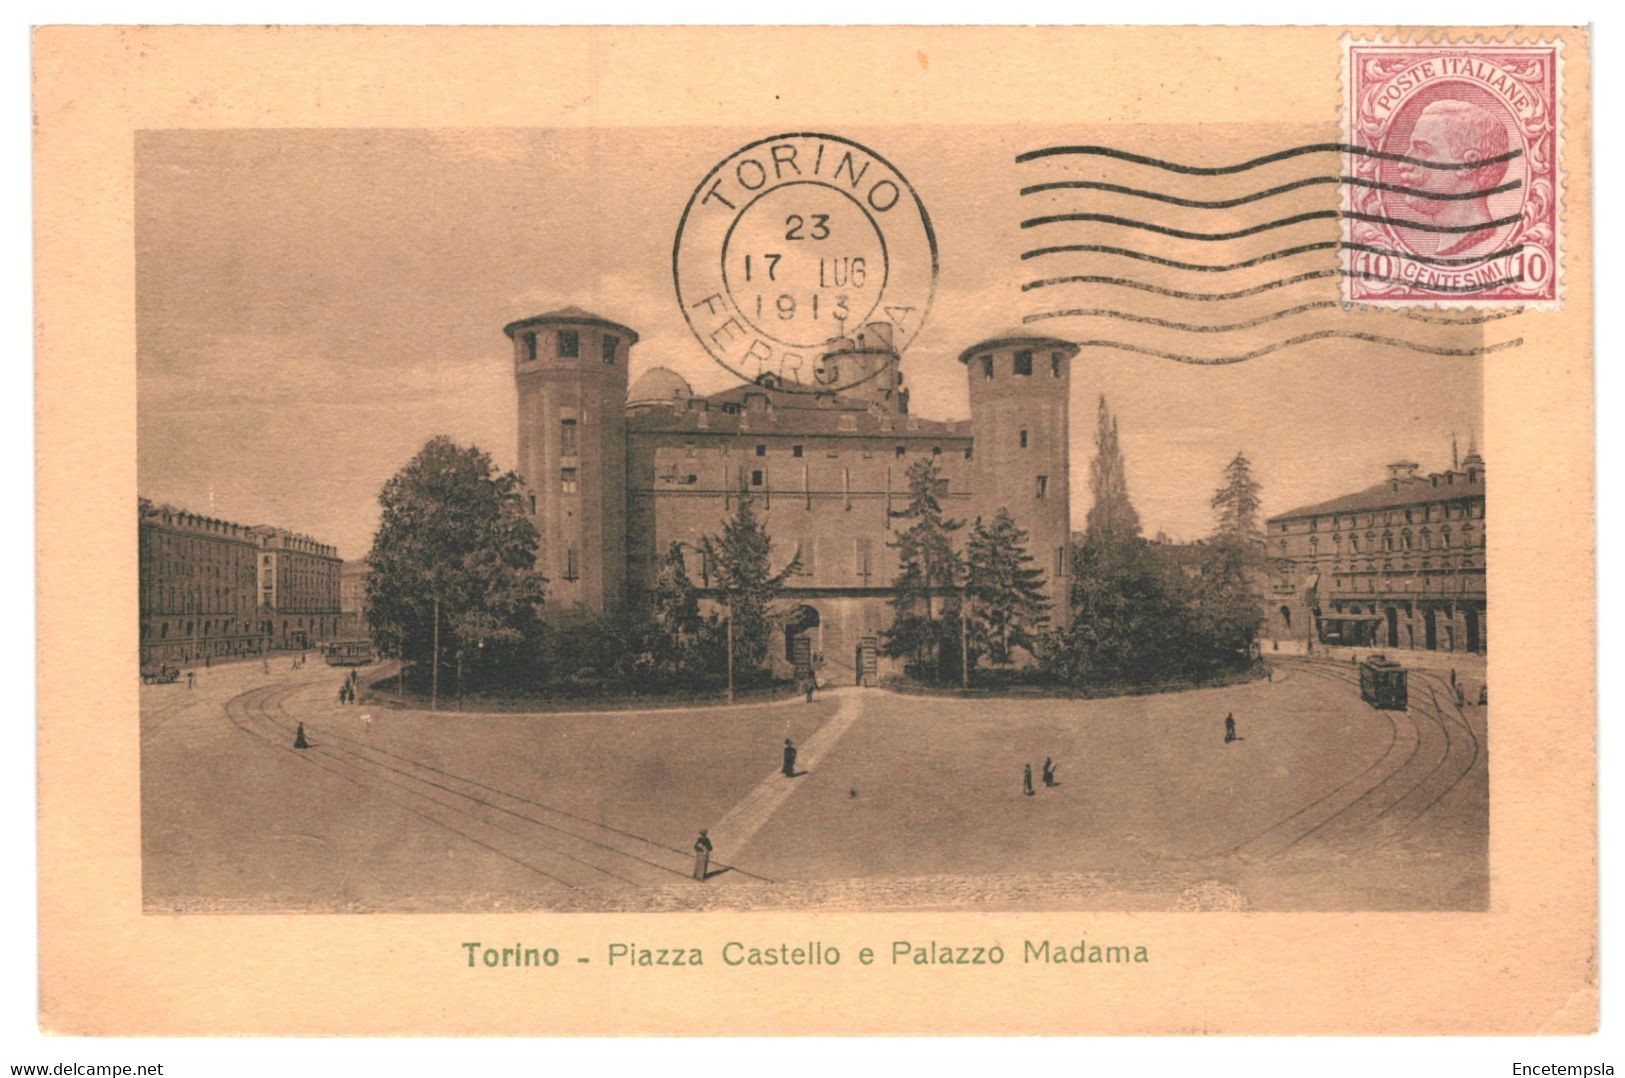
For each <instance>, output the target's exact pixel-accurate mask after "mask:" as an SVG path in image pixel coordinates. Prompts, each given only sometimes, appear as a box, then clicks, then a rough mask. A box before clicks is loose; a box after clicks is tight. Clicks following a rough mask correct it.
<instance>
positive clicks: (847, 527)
mask: <svg viewBox="0 0 1625 1078" xmlns="http://www.w3.org/2000/svg"><path fill="white" fill-rule="evenodd" d="M505 331H506V333H507V335H508V337H509V338H510V339H511V340H512V342H513V348H514V379H515V384H516V389H517V392H518V398H519V401H518V403H519V409H518V411H519V432H518V433H519V469H518V470H519V472H520V474H521V475H522V476H523V477H524V479H525V481H526V484H527V487H528V490H527V496H528V507H529V511H530V513H531V515H532V519H533V520H534V522H535V524H536V528H537V532H538V535H539V539H540V545H539V551H538V568H539V569H541V571H542V572H543V573H544V574H545V575H546V576H547V578H548V598H549V602H550V603H554V604H558V605H561V606H571V605H580V606H583V607H586V608H588V609H591V610H594V611H599V612H603V611H610V610H615V609H619V608H621V607H622V606H623V604H626V603H628V602H635V601H637V599H638V597H639V596H640V594H641V593H643V592H645V591H647V589H649V588H650V587H652V586H653V584H654V581H655V578H656V575H657V573H658V568H659V564H660V562H661V560H662V559H663V558H664V557H665V555H666V553H667V551H668V550H670V549H671V547H672V545H673V544H676V545H677V546H678V548H679V549H680V550H682V551H683V552H684V556H685V557H686V558H687V559H688V572H689V575H690V578H691V579H692V580H693V581H694V582H695V584H696V585H697V586H698V587H699V588H700V589H701V594H702V597H703V598H704V599H705V600H707V601H708V602H709V603H710V604H713V605H720V604H722V603H724V602H725V599H726V597H725V596H723V595H720V594H719V593H718V592H717V591H716V590H714V589H713V588H712V586H711V584H712V576H711V571H710V566H708V565H707V564H705V561H704V558H703V557H702V555H701V553H700V544H701V540H702V539H703V537H704V536H706V535H714V534H717V533H719V532H720V531H721V529H722V526H723V522H724V521H725V520H726V519H727V518H728V517H729V516H730V515H731V514H732V513H733V512H734V511H735V509H736V507H737V501H738V499H739V498H741V497H749V498H751V499H752V500H753V506H754V508H755V509H756V511H757V513H758V516H759V517H760V519H761V520H762V521H763V523H764V526H765V527H766V528H767V530H768V532H769V534H770V535H771V537H772V543H773V559H774V563H775V564H776V565H780V566H782V565H784V564H787V563H788V562H789V561H790V559H791V558H792V557H795V556H797V555H799V557H800V562H801V564H800V572H799V575H798V576H796V577H795V578H794V579H793V582H792V586H791V587H790V588H789V589H788V592H787V595H786V598H785V601H784V603H783V604H782V605H783V606H784V608H785V618H784V620H783V623H782V625H781V626H780V628H779V630H777V631H778V632H779V633H781V635H782V640H781V641H778V642H776V643H775V646H774V648H773V649H772V650H773V655H774V661H775V663H778V662H779V661H781V660H782V661H784V662H788V661H789V660H790V658H791V657H792V656H793V655H794V654H795V650H796V647H797V640H798V638H801V637H805V638H806V639H807V641H808V650H809V651H810V652H811V654H812V655H813V656H814V657H815V659H818V660H821V661H822V671H823V673H822V675H821V676H823V677H825V678H826V679H828V680H832V681H836V682H839V681H849V680H851V679H852V677H853V673H854V664H855V662H856V649H857V647H858V645H859V643H860V642H861V641H863V640H865V638H870V639H873V638H877V637H878V635H879V633H880V632H881V630H882V629H884V628H885V627H886V626H887V625H889V624H890V620H891V611H890V608H889V606H888V605H887V600H888V598H889V597H890V595H891V589H892V585H893V583H894V582H895V579H896V575H897V567H898V566H897V552H896V551H895V550H894V549H893V548H892V546H891V544H892V542H893V541H894V539H895V537H896V533H897V532H896V529H897V527H898V525H899V523H902V526H904V527H906V526H907V523H906V522H899V521H897V520H896V519H895V518H894V517H893V515H892V514H893V513H894V512H896V511H899V510H901V509H903V508H904V507H905V506H906V505H907V504H908V480H907V472H908V468H909V466H910V465H911V464H913V463H914V462H915V461H919V460H932V461H935V462H936V464H937V467H938V472H939V475H940V476H941V477H942V479H943V480H944V481H945V484H946V491H945V497H944V502H943V504H944V509H945V512H946V514H947V515H948V516H950V517H955V518H962V519H964V520H965V521H966V522H967V524H968V523H969V522H971V521H973V520H974V519H975V518H976V517H978V516H991V515H992V514H993V513H994V512H996V511H997V510H998V509H999V508H1001V507H1004V508H1008V509H1009V510H1010V512H1011V514H1012V515H1013V516H1014V518H1015V520H1016V523H1017V524H1018V526H1020V527H1021V528H1023V529H1025V530H1026V531H1027V532H1028V551H1029V553H1031V554H1032V555H1033V557H1034V558H1035V561H1036V565H1037V567H1039V568H1042V569H1044V570H1045V573H1046V586H1047V588H1048V589H1049V594H1050V597H1051V600H1052V613H1051V616H1052V618H1064V617H1065V616H1066V612H1067V604H1066V602H1065V596H1066V580H1065V577H1066V574H1067V572H1068V558H1067V544H1068V537H1069V534H1070V523H1071V500H1070V486H1071V479H1070V474H1069V463H1068V456H1069V454H1068V447H1069V444H1070V432H1069V428H1068V422H1069V420H1068V401H1069V399H1070V396H1071V376H1072V370H1071V363H1072V358H1073V356H1074V355H1075V354H1076V352H1077V347H1076V346H1075V345H1073V344H1071V343H1070V342H1067V341H1063V340H1058V339H1055V338H1051V337H1042V336H1032V335H1025V334H1011V335H1008V336H1002V337H998V338H994V339H990V340H986V341H983V342H981V343H979V344H976V345H973V346H972V347H970V348H967V349H965V350H964V351H963V352H962V353H961V354H960V355H959V356H958V360H959V362H960V363H961V365H962V366H963V368H964V370H965V374H966V377H967V378H968V380H969V386H970V411H971V417H970V419H969V420H957V421H956V420H935V419H926V418H923V417H920V416H917V415H913V414H911V413H910V411H909V407H908V397H909V393H908V390H907V389H906V388H905V387H904V372H903V370H902V367H901V362H900V356H899V355H898V353H897V351H896V349H895V348H894V347H893V341H892V327H891V325H890V324H889V323H872V324H869V325H865V326H863V327H861V329H857V330H856V331H855V332H851V333H850V334H845V335H841V336H837V337H835V338H832V339H831V340H830V341H828V343H827V344H826V346H825V349H824V351H823V353H822V355H821V356H820V357H819V359H818V362H817V368H818V371H819V372H820V374H821V376H822V377H823V378H824V379H825V380H827V381H829V382H830V383H832V384H836V385H839V386H841V387H843V388H839V389H837V390H826V389H821V388H818V387H817V386H816V385H815V386H810V387H809V386H803V385H799V384H792V383H780V382H778V381H777V380H775V379H774V378H773V377H772V376H771V375H764V376H763V377H761V378H759V379H758V380H756V381H754V382H741V384H739V385H736V386H732V387H730V388H728V389H726V390H723V391H722V392H719V393H714V394H711V395H709V396H698V395H696V394H695V393H694V392H693V390H692V389H691V387H690V386H689V384H688V383H687V382H686V381H685V380H684V379H683V378H682V377H680V376H679V375H677V374H676V373H675V372H673V371H671V370H668V369H666V368H663V367H655V368H652V369H650V370H648V371H646V372H645V373H644V374H643V375H642V376H641V377H639V378H638V380H637V382H636V383H635V384H633V385H631V387H630V389H629V388H628V374H627V367H628V364H629V361H630V353H631V349H632V347H633V345H635V344H636V342H637V340H638V334H637V333H636V331H634V330H633V329H631V328H630V327H627V326H625V325H622V324H620V323H617V322H614V321H611V320H609V319H606V318H603V317H600V316H598V315H595V314H591V313H589V312H586V311H583V310H580V309H577V308H566V309H564V310H559V311H553V312H551V313H548V314H544V315H539V316H537V317H534V318H527V319H524V320H522V321H519V322H515V323H513V324H511V325H509V326H507V327H506V330H505ZM960 534H961V535H964V534H965V533H964V532H961V533H960ZM1057 598H1058V599H1059V600H1060V601H1058V602H1056V601H1054V600H1056V599H1057ZM780 644H782V646H779V645H780Z"/></svg>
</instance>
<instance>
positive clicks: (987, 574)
mask: <svg viewBox="0 0 1625 1078" xmlns="http://www.w3.org/2000/svg"><path fill="white" fill-rule="evenodd" d="M965 561H966V568H967V584H966V591H967V593H968V595H969V597H970V600H971V607H970V610H969V611H967V612H966V614H965V616H966V617H967V619H968V621H969V628H968V631H969V635H970V637H971V639H972V640H974V641H975V643H976V645H977V651H978V652H979V653H982V654H985V655H987V657H988V658H989V659H990V660H992V661H993V662H994V663H996V664H998V665H1000V666H1005V665H1008V664H1009V663H1010V662H1011V661H1012V659H1013V649H1015V648H1022V649H1023V650H1025V651H1027V652H1029V653H1031V652H1033V650H1034V649H1035V647H1036V643H1037V640H1038V637H1039V634H1040V633H1042V632H1043V629H1044V625H1045V623H1046V622H1047V621H1048V620H1049V600H1048V599H1046V598H1045V597H1044V571H1043V570H1042V569H1035V568H1033V556H1032V555H1031V554H1029V553H1028V552H1027V533H1026V532H1025V531H1023V530H1022V529H1020V528H1018V527H1016V522H1015V519H1014V518H1013V517H1011V516H1010V510H1008V509H1005V508H1001V509H1000V510H999V511H998V512H997V513H995V514H994V515H993V520H992V522H991V523H984V522H983V520H982V518H981V517H977V518H976V525H975V527H973V528H972V529H971V534H970V540H969V541H968V542H967V543H966V551H965Z"/></svg>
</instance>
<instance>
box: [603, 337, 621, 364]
mask: <svg viewBox="0 0 1625 1078" xmlns="http://www.w3.org/2000/svg"><path fill="white" fill-rule="evenodd" d="M620 344H621V339H620V338H619V337H616V336H614V335H612V334H609V333H606V334H604V362H605V363H614V362H615V350H616V349H617V348H619V347H620Z"/></svg>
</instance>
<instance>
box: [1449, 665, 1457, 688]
mask: <svg viewBox="0 0 1625 1078" xmlns="http://www.w3.org/2000/svg"><path fill="white" fill-rule="evenodd" d="M1450 687H1451V688H1452V689H1454V688H1455V687H1456V668H1455V667H1453V666H1452V667H1451V668H1450Z"/></svg>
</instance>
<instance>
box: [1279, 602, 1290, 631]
mask: <svg viewBox="0 0 1625 1078" xmlns="http://www.w3.org/2000/svg"><path fill="white" fill-rule="evenodd" d="M1281 628H1282V630H1284V631H1285V632H1288V633H1290V632H1291V631H1292V608H1291V607H1290V606H1286V605H1285V604H1283V605H1282V606H1281Z"/></svg>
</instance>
